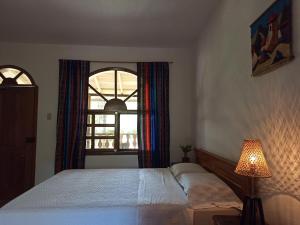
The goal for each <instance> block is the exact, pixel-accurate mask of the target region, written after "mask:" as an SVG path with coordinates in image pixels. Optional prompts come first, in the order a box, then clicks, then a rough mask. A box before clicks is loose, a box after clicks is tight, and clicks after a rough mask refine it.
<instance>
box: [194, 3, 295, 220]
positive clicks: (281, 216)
mask: <svg viewBox="0 0 300 225" xmlns="http://www.w3.org/2000/svg"><path fill="white" fill-rule="evenodd" d="M272 2H273V1H271V0H266V1H261V0H252V1H241V0H231V1H220V4H219V6H218V9H217V10H216V12H215V14H214V16H213V19H212V20H211V21H210V23H208V24H207V28H206V29H205V30H202V32H201V34H202V36H201V39H200V40H199V45H198V50H197V53H198V56H197V75H196V98H197V100H196V101H197V107H196V118H197V123H196V129H195V133H196V136H195V140H196V145H197V146H198V147H203V148H205V149H207V150H209V151H211V152H214V153H216V154H219V155H221V156H224V157H226V158H229V159H232V160H235V161H237V160H238V158H239V154H240V149H241V144H242V140H243V139H246V138H260V139H261V140H262V143H263V147H264V151H265V155H266V158H267V160H268V162H269V166H270V169H271V171H272V173H273V176H272V178H270V179H261V180H260V181H259V189H260V190H259V191H260V194H261V195H262V196H263V197H264V199H265V207H266V214H267V216H268V219H269V221H271V224H272V225H277V224H280V225H291V224H294V225H296V224H299V223H298V222H297V221H299V220H300V218H299V212H300V202H299V200H300V169H299V168H300V154H299V153H300V95H299V90H300V76H299V71H300V57H299V56H300V55H299V53H300V42H299V39H300V1H294V9H293V14H294V24H293V28H294V29H293V30H294V53H295V56H296V58H295V60H294V61H292V62H291V63H289V64H288V65H285V66H283V67H281V68H279V69H277V70H276V71H274V72H271V73H269V74H266V75H264V76H261V77H251V65H252V63H251V51H250V41H251V40H250V28H249V25H250V24H251V23H252V22H253V21H254V20H255V19H256V18H257V17H258V16H260V15H261V13H262V12H263V11H264V10H265V9H267V7H268V6H269V5H270V4H271V3H272ZM297 199H298V200H297ZM285 205H289V206H291V205H293V207H285Z"/></svg>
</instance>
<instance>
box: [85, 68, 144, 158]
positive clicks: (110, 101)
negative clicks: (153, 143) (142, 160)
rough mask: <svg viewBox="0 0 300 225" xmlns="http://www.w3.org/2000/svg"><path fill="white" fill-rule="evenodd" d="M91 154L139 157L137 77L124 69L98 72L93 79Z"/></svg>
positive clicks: (88, 144) (88, 141) (88, 149)
mask: <svg viewBox="0 0 300 225" xmlns="http://www.w3.org/2000/svg"><path fill="white" fill-rule="evenodd" d="M88 98H89V99H88V118H87V131H86V152H87V154H90V155H93V154H136V153H137V150H138V138H137V76H136V74H135V73H134V72H133V71H130V70H128V69H124V68H106V69H101V70H97V71H95V72H93V73H91V74H90V77H89V95H88Z"/></svg>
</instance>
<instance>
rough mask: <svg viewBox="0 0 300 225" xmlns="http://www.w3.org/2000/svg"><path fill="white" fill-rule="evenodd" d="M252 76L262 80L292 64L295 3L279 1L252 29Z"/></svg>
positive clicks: (286, 0)
mask: <svg viewBox="0 0 300 225" xmlns="http://www.w3.org/2000/svg"><path fill="white" fill-rule="evenodd" d="M250 30H251V55H252V76H254V77H255V76H261V75H264V74H266V73H269V72H271V71H274V70H276V69H277V68H279V67H281V66H283V65H285V64H287V63H289V62H291V61H292V60H293V59H294V54H293V38H292V35H293V32H292V0H276V1H275V2H274V3H273V4H272V5H271V6H270V7H268V8H267V9H266V10H265V11H264V12H263V13H262V14H261V16H259V17H258V18H257V19H256V20H255V21H254V22H253V23H252V24H251V25H250Z"/></svg>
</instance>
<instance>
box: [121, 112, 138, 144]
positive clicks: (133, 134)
mask: <svg viewBox="0 0 300 225" xmlns="http://www.w3.org/2000/svg"><path fill="white" fill-rule="evenodd" d="M120 149H138V140H137V115H136V114H121V115H120Z"/></svg>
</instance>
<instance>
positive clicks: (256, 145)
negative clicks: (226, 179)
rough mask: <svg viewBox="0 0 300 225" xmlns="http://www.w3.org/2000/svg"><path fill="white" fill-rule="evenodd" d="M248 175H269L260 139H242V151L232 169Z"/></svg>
mask: <svg viewBox="0 0 300 225" xmlns="http://www.w3.org/2000/svg"><path fill="white" fill-rule="evenodd" d="M234 172H235V173H237V174H240V175H243V176H248V177H271V176H272V175H271V173H270V170H269V168H268V165H267V162H266V159H265V156H264V154H263V151H262V144H261V142H260V140H244V143H243V147H242V153H241V157H240V160H239V162H238V165H237V167H236V169H235V171H234Z"/></svg>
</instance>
